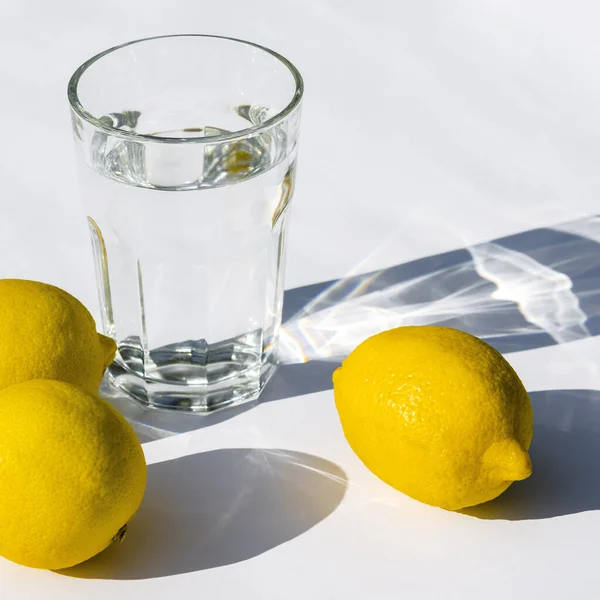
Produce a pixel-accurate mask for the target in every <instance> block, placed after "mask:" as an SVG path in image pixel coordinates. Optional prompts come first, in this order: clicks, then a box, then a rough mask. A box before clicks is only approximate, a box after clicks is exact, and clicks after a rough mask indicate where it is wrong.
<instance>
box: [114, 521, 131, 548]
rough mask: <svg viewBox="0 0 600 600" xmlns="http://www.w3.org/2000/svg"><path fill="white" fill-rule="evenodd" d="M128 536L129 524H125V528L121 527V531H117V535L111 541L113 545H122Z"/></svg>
mask: <svg viewBox="0 0 600 600" xmlns="http://www.w3.org/2000/svg"><path fill="white" fill-rule="evenodd" d="M126 535H127V523H125V525H123V527H121V529H119V531H117V534H116V535H115V537H114V538H113V539H112V540H111V543H113V544H120V543H121V542H122V541H123V540H124V539H125V536H126Z"/></svg>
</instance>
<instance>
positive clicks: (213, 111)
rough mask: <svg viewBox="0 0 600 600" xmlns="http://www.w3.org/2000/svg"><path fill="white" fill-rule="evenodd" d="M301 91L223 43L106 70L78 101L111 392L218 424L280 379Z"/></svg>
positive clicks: (78, 76) (76, 82) (87, 66)
mask: <svg viewBox="0 0 600 600" xmlns="http://www.w3.org/2000/svg"><path fill="white" fill-rule="evenodd" d="M302 92H303V84H302V78H301V76H300V73H299V72H298V71H297V69H296V68H295V67H294V66H293V65H292V64H291V63H290V62H289V61H288V60H286V59H285V58H284V57H282V56H280V55H279V54H277V53H276V52H273V51H272V50H269V49H267V48H264V47H262V46H259V45H257V44H253V43H250V42H245V41H242V40H236V39H231V38H225V37H218V36H210V35H174V36H163V37H156V38H148V39H143V40H138V41H134V42H131V43H128V44H123V45H122V46H118V47H116V48H111V49H110V50H106V51H105V52H102V53H100V54H98V55H97V56H94V57H93V58H91V59H90V60H88V61H87V62H86V63H84V64H83V65H82V66H81V67H79V69H77V71H75V73H74V74H73V76H72V78H71V80H70V82H69V86H68V98H69V103H70V106H71V115H72V123H73V132H74V139H75V143H76V147H77V154H78V157H79V160H78V163H79V175H80V177H79V179H80V189H81V194H82V197H83V201H84V203H85V207H86V211H87V215H88V220H89V227H90V231H91V238H92V246H93V254H94V259H95V268H96V278H97V285H98V291H99V296H100V306H101V317H102V326H103V329H104V333H105V334H106V335H109V336H111V337H113V338H114V339H115V340H116V341H117V345H118V352H117V357H116V360H115V362H114V363H113V364H112V365H111V366H110V367H109V369H108V378H109V382H110V383H111V384H112V385H113V386H114V387H116V388H118V389H119V390H122V391H123V392H125V393H127V394H128V395H129V396H131V397H132V398H134V399H136V400H137V401H139V402H141V403H142V404H143V405H145V406H147V407H150V408H163V409H175V410H180V411H190V412H198V413H207V412H211V411H214V410H218V409H221V408H225V407H227V406H232V405H235V404H240V403H242V402H247V401H251V400H254V399H256V398H257V397H258V395H259V393H260V392H261V390H262V389H263V387H264V386H265V384H266V382H267V381H268V379H269V377H270V376H271V375H272V374H273V372H274V369H275V366H276V363H277V337H278V332H279V328H280V324H281V311H282V300H283V269H284V247H285V231H286V224H287V221H288V212H289V204H290V200H291V198H292V194H293V191H294V181H295V177H296V175H295V173H296V154H297V145H298V128H299V124H300V107H301V100H302Z"/></svg>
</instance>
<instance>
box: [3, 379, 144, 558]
mask: <svg viewBox="0 0 600 600" xmlns="http://www.w3.org/2000/svg"><path fill="white" fill-rule="evenodd" d="M145 486H146V463H145V460H144V454H143V452H142V448H141V445H140V443H139V441H138V439H137V437H136V435H135V432H134V431H133V429H131V427H130V426H129V424H128V423H127V421H125V419H124V418H123V417H122V416H121V415H120V414H119V413H118V412H117V411H116V410H115V409H114V408H112V407H111V406H110V405H109V404H107V403H106V402H105V401H104V400H102V399H100V398H98V397H97V396H93V395H91V394H88V393H86V392H84V391H83V390H82V389H80V388H78V387H75V386H73V385H70V384H68V383H64V382H61V381H47V380H36V381H28V382H25V383H19V384H16V385H13V386H10V387H8V388H5V389H4V390H2V391H1V392H0V555H2V556H4V557H5V558H8V559H9V560H12V561H14V562H16V563H19V564H22V565H26V566H29V567H37V568H40V569H63V568H66V567H70V566H73V565H76V564H78V563H80V562H83V561H85V560H87V559H88V558H91V557H92V556H94V555H96V554H98V553H99V552H101V551H102V550H103V549H104V548H106V547H107V546H108V545H109V544H110V543H111V541H113V540H120V539H121V538H122V537H123V535H124V531H125V526H126V524H127V522H128V521H129V520H130V519H131V517H132V516H133V515H134V513H135V512H136V511H137V509H138V507H139V505H140V503H141V501H142V497H143V495H144V489H145Z"/></svg>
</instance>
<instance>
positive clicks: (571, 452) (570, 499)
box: [462, 390, 600, 521]
mask: <svg viewBox="0 0 600 600" xmlns="http://www.w3.org/2000/svg"><path fill="white" fill-rule="evenodd" d="M530 396H531V401H532V404H533V409H534V415H535V426H534V436H533V443H532V446H531V451H530V454H531V462H532V465H533V474H532V475H531V477H530V478H529V479H526V480H525V481H522V482H518V483H514V484H513V485H512V486H511V487H510V488H509V489H508V490H507V491H506V492H505V493H504V494H502V496H500V497H498V498H496V499H495V500H492V501H491V502H488V503H486V504H482V505H480V506H475V507H472V508H469V509H466V510H464V511H462V512H464V513H465V514H468V515H471V516H474V517H478V518H480V519H505V520H511V521H515V520H523V519H549V518H552V517H559V516H562V515H570V514H574V513H580V512H585V511H590V510H600V470H599V468H598V461H599V460H600V392H599V391H596V390H548V391H544V392H533V393H532V394H530Z"/></svg>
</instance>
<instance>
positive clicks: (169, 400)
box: [107, 361, 277, 414]
mask: <svg viewBox="0 0 600 600" xmlns="http://www.w3.org/2000/svg"><path fill="white" fill-rule="evenodd" d="M276 368H277V364H276V362H275V361H268V362H265V363H263V364H262V365H257V366H254V367H251V368H248V369H246V370H245V371H243V372H242V373H237V374H236V375H235V376H233V377H229V378H227V379H224V380H221V381H219V382H213V383H208V384H206V383H204V384H194V383H189V382H188V383H186V384H177V383H167V382H165V381H158V380H156V379H145V378H143V377H140V376H139V375H138V374H136V373H134V372H132V371H130V370H129V369H127V368H125V367H123V366H122V365H120V364H119V362H114V363H113V364H112V365H110V366H109V367H108V370H107V374H108V383H109V384H110V386H111V387H113V388H114V389H116V390H117V391H119V392H123V393H124V394H126V395H127V397H128V398H129V399H131V400H133V401H134V402H136V403H137V404H139V405H141V406H143V407H144V408H149V409H153V410H165V411H177V412H181V413H190V414H211V413H214V412H217V411H219V410H223V409H225V408H230V407H233V406H238V405H240V404H245V403H247V402H252V401H254V400H256V399H257V398H258V397H259V395H260V393H261V392H262V390H263V388H264V387H265V385H266V384H267V383H268V381H269V379H270V378H271V377H272V376H273V374H274V373H275V370H276Z"/></svg>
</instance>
